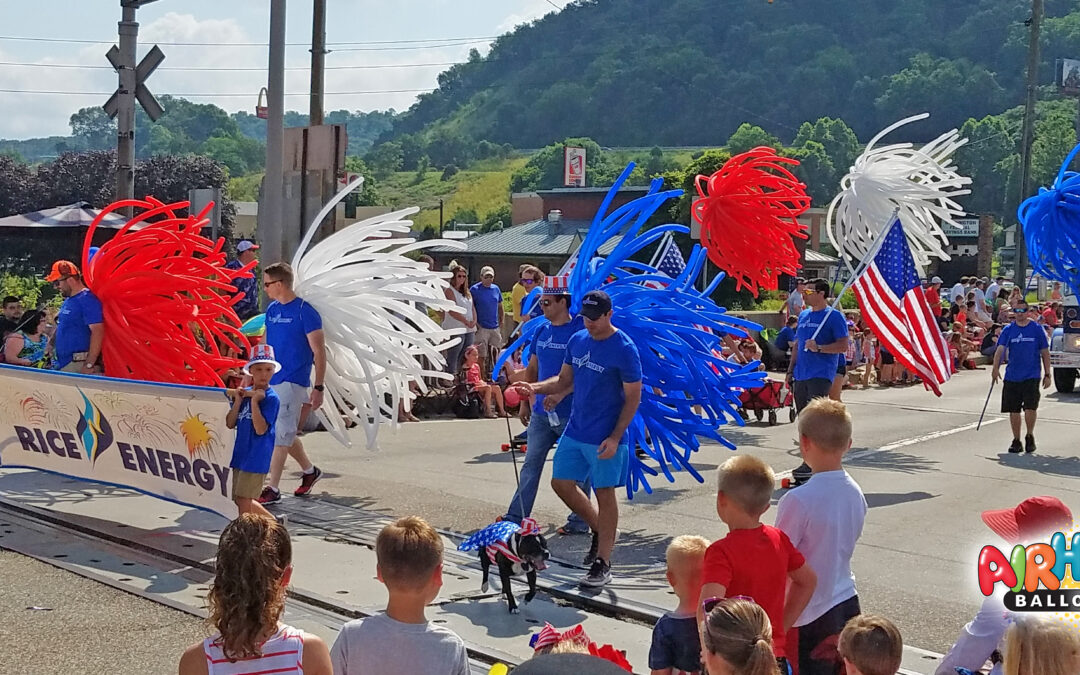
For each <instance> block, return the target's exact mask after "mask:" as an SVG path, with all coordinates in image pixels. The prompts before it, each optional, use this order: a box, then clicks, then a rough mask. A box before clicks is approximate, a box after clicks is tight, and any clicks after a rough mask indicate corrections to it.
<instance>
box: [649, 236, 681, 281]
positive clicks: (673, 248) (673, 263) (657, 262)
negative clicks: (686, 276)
mask: <svg viewBox="0 0 1080 675" xmlns="http://www.w3.org/2000/svg"><path fill="white" fill-rule="evenodd" d="M649 266H650V267H655V268H656V271H657V272H659V273H660V274H663V275H664V276H666V277H670V278H672V279H674V278H675V277H677V276H679V275H680V274H682V271H683V270H684V269H686V260H685V259H683V255H682V251H680V250H679V247H678V245H676V244H675V237H673V236H671V233H670V232H668V233H667V234H665V235H664V238H663V239H661V240H660V246H659V247H658V248H657V249H656V253H655V254H654V255H653V259H652V262H650V263H649ZM645 285H646V286H648V287H649V288H664V287H665V286H666V284H664V283H663V282H660V281H649V282H646V283H645Z"/></svg>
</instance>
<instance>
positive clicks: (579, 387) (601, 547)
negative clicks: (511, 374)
mask: <svg viewBox="0 0 1080 675" xmlns="http://www.w3.org/2000/svg"><path fill="white" fill-rule="evenodd" d="M611 314H612V309H611V298H610V297H609V296H608V294H607V293H604V292H603V291H590V292H588V293H586V294H585V297H584V298H582V300H581V315H582V317H584V319H585V330H584V331H581V332H578V333H576V334H574V335H573V336H572V337H571V338H570V342H569V343H568V344H567V348H566V356H565V357H564V359H563V365H562V368H561V370H560V371H559V375H558V376H557V377H552V378H549V379H547V380H545V381H543V382H539V383H535V384H519V385H518V389H519V390H520V391H521V393H522V394H524V395H527V396H531V395H532V394H544V395H546V398H545V399H544V409H545V410H555V409H557V407H558V404H559V402H560V401H562V399H564V398H565V397H566V396H568V395H569V394H570V393H571V392H573V393H574V401H573V403H572V404H571V411H570V422H569V423H568V424H567V426H566V431H565V432H564V433H563V436H562V438H561V439H559V445H558V446H557V447H556V448H555V461H554V466H553V468H552V478H551V487H552V488H554V490H555V493H556V494H558V495H559V497H560V498H561V499H562V500H563V502H565V503H566V505H567V506H569V507H570V508H571V509H573V511H574V513H576V514H578V515H579V516H581V517H582V519H584V520H585V522H587V523H588V524H589V527H591V528H592V530H593V541H592V547H591V548H590V550H589V554H588V555H587V556H586V559H585V562H586V564H588V565H590V568H589V572H588V574H586V575H585V577H584V578H583V579H582V580H581V585H582V586H588V587H594V588H597V587H600V586H604V585H606V584H607V583H608V582H609V581H611V563H610V561H611V552H612V550H613V549H614V548H615V534H616V528H617V527H618V524H619V503H618V501H617V500H616V497H615V488H617V487H621V486H623V485H625V483H626V473H627V469H628V466H629V460H630V449H629V446H628V444H627V439H626V430H627V428H629V426H630V423H631V422H632V421H633V419H634V415H636V414H637V409H638V405H639V404H640V403H641V357H640V356H639V354H638V350H637V347H636V346H635V345H634V343H633V341H631V340H630V338H629V337H627V335H626V334H625V333H623V332H622V331H620V330H618V329H617V328H615V326H613V325H612V323H611ZM588 478H591V479H592V483H593V489H594V490H595V491H596V502H597V505H598V506H599V509H597V508H595V507H593V505H592V502H590V501H589V497H588V496H587V495H586V494H585V493H584V492H582V491H581V488H579V487H578V483H579V482H580V481H584V480H586V479H588Z"/></svg>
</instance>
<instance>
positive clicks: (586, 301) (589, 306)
mask: <svg viewBox="0 0 1080 675" xmlns="http://www.w3.org/2000/svg"><path fill="white" fill-rule="evenodd" d="M610 311H611V296H610V295H608V294H607V293H605V292H603V291H589V292H588V293H586V294H585V297H584V298H582V299H581V315H582V316H583V317H585V318H586V319H589V320H590V321H596V320H597V319H599V318H600V317H602V316H604V315H605V314H607V313H608V312H610Z"/></svg>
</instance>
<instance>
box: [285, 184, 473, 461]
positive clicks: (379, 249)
mask: <svg viewBox="0 0 1080 675" xmlns="http://www.w3.org/2000/svg"><path fill="white" fill-rule="evenodd" d="M363 182H364V179H363V178H362V177H360V178H358V179H357V180H355V181H353V182H352V183H350V184H349V185H348V186H347V187H346V188H345V189H344V190H342V191H341V192H340V193H338V194H337V196H335V197H334V198H333V199H332V200H330V203H329V204H327V205H326V207H324V208H323V210H322V211H321V212H320V213H319V215H318V216H316V217H315V220H314V221H312V223H311V225H310V226H309V227H308V230H307V233H306V234H305V235H304V240H303V241H302V242H301V244H300V247H299V248H298V249H297V251H296V255H295V256H294V257H293V262H292V266H293V271H294V273H295V281H294V289H295V291H296V294H297V295H298V296H300V297H301V298H303V299H304V301H305V302H307V303H309V304H310V305H311V306H312V307H314V308H315V309H316V310H317V311H318V312H319V315H320V316H321V317H322V321H323V333H324V334H325V336H326V380H325V383H324V384H325V385H326V402H325V403H324V404H323V406H322V407H321V408H320V409H319V410H318V411H317V413H318V415H319V417H320V418H321V419H322V420H323V423H324V424H325V425H326V428H327V429H329V430H330V432H331V433H332V434H333V435H334V437H335V438H337V439H338V440H339V441H341V442H342V443H343V444H345V445H350V444H351V443H350V441H349V438H348V435H347V434H346V432H345V422H344V421H343V419H342V415H341V414H337V412H338V411H340V412H341V413H342V414H343V415H344V416H346V417H348V418H349V419H351V420H353V421H355V422H356V423H357V424H359V425H361V426H362V427H363V429H364V432H365V434H366V435H367V440H368V446H369V447H374V445H375V441H376V438H377V437H378V432H379V426H380V424H382V423H383V422H384V421H385V418H387V417H388V418H389V419H390V420H391V424H392V425H394V426H396V425H397V413H398V403H399V402H401V401H403V402H404V405H405V408H406V409H409V407H410V402H411V401H412V399H413V398H414V397H415V394H413V393H412V392H411V391H410V389H409V383H410V382H416V383H417V385H418V386H419V388H420V390H421V391H426V389H427V386H426V385H425V383H424V379H423V378H424V377H437V378H442V379H450V376H449V375H447V374H445V373H443V372H442V366H444V365H445V363H446V361H445V359H444V358H443V354H442V351H443V350H445V349H446V348H448V347H450V346H452V345H454V344H456V342H457V340H458V338H456V337H454V336H455V335H456V334H459V333H460V332H461V329H453V330H444V329H443V328H442V327H441V326H439V325H438V324H437V323H435V322H434V321H433V320H431V319H430V318H429V317H428V315H427V312H425V311H423V310H421V309H417V306H416V305H417V304H421V305H425V306H427V307H430V308H433V309H436V310H447V309H452V308H454V307H455V305H454V304H453V303H451V302H449V301H448V300H447V299H446V296H445V295H444V289H445V288H446V286H447V283H446V280H445V279H446V277H447V276H448V275H447V274H446V273H443V272H433V271H430V270H429V269H428V268H427V265H425V264H423V263H421V262H418V261H415V260H411V259H410V258H407V257H405V254H407V253H411V252H415V251H419V250H423V249H425V248H429V247H432V246H452V247H455V248H464V246H463V245H462V244H461V243H460V242H451V241H447V240H442V239H438V240H431V241H424V242H417V241H416V240H415V239H411V238H402V237H394V236H393V235H394V234H395V233H398V234H403V233H407V232H409V231H410V230H411V229H412V221H409V220H403V218H405V217H406V216H410V215H412V214H414V213H416V212H417V211H419V210H420V209H419V208H416V207H412V208H408V209H403V210H401V211H395V212H394V213H388V214H385V215H381V216H375V217H374V218H368V219H366V220H362V221H359V222H357V223H353V224H352V225H349V226H348V227H346V228H345V229H343V230H341V231H339V232H336V233H334V234H332V235H330V236H329V237H327V238H326V239H323V240H322V241H320V242H319V243H317V244H315V245H314V246H312V247H311V249H310V250H308V251H306V252H305V249H307V247H308V245H309V244H310V243H311V239H312V237H313V236H314V235H315V232H316V230H317V229H318V227H319V224H320V223H322V221H323V219H324V218H325V217H326V216H327V214H329V213H330V210H331V209H333V208H334V207H335V206H336V205H337V203H338V202H340V201H341V200H342V199H344V198H345V196H346V195H348V194H349V193H350V192H352V191H353V190H354V189H357V188H359V187H360V185H362V184H363ZM420 356H425V357H427V359H428V361H429V363H431V366H432V369H431V370H425V369H424V368H423V367H422V366H421V365H420V361H419V360H418V357H420Z"/></svg>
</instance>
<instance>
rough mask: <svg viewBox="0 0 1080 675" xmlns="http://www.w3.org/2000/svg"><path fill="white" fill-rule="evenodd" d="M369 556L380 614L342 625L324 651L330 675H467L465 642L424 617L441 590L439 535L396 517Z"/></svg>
mask: <svg viewBox="0 0 1080 675" xmlns="http://www.w3.org/2000/svg"><path fill="white" fill-rule="evenodd" d="M375 555H376V557H377V559H378V570H379V571H378V576H379V581H381V582H382V583H383V584H385V585H386V590H387V591H388V592H389V594H390V600H389V602H388V603H387V606H386V612H385V613H383V614H377V615H375V616H372V617H369V618H367V619H360V620H357V621H350V622H349V623H347V624H345V625H344V626H343V627H342V629H341V633H340V634H338V637H337V640H336V641H335V642H334V646H333V648H332V649H331V650H330V658H331V660H332V661H333V663H334V675H384V674H385V673H425V674H428V675H468V673H469V657H468V654H467V653H466V651H465V643H464V642H462V641H461V638H460V637H458V636H457V634H456V633H454V631H452V630H450V629H448V628H443V627H442V626H437V625H435V624H432V623H428V620H427V617H426V615H425V614H424V608H425V607H427V604H428V603H429V602H431V601H432V600H434V599H435V596H437V595H438V594H439V589H440V588H441V587H442V557H443V544H442V539H440V538H439V534H438V533H437V532H436V531H435V530H434V529H433V528H432V527H431V526H430V525H428V524H427V523H426V522H424V520H423V519H422V518H418V517H416V516H407V517H405V518H400V519H399V520H397V521H396V522H395V523H393V524H392V525H387V526H386V527H384V528H383V529H382V531H381V532H380V533H379V537H378V539H376V540H375Z"/></svg>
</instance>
